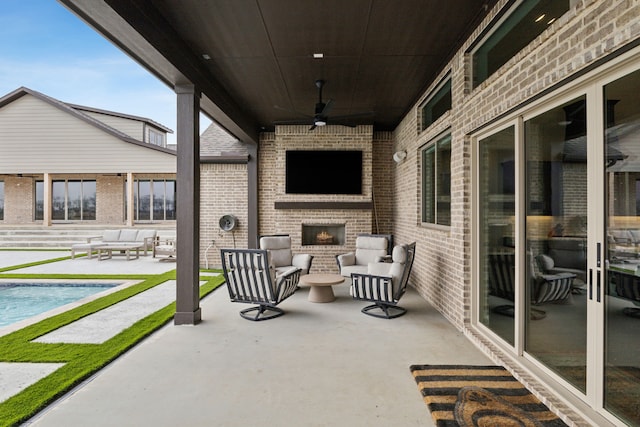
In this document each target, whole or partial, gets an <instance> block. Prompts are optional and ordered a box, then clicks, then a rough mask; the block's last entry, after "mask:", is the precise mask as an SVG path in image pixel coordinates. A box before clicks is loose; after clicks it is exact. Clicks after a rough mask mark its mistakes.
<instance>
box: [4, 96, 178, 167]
mask: <svg viewBox="0 0 640 427" xmlns="http://www.w3.org/2000/svg"><path fill="white" fill-rule="evenodd" d="M0 153H1V155H0V174H3V173H43V172H48V173H114V172H120V173H124V172H135V173H145V172H146V173H175V172H176V156H175V155H173V154H169V153H163V152H160V151H157V150H154V149H152V148H146V147H144V146H139V145H136V144H132V143H129V142H126V141H123V140H121V139H119V138H117V137H115V136H113V135H110V134H108V133H106V132H104V131H103V130H101V129H99V128H97V127H95V126H92V125H90V124H88V123H86V122H84V121H83V120H81V119H79V118H77V117H74V116H73V115H71V114H68V113H66V112H64V111H62V110H60V109H58V108H56V107H54V106H52V105H50V104H48V103H46V102H44V101H41V100H39V99H37V98H35V97H33V96H31V95H25V96H23V97H21V98H19V99H17V100H15V101H13V102H11V103H10V104H8V105H6V106H4V107H3V108H1V109H0Z"/></svg>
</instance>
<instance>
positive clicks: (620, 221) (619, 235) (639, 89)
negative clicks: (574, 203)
mask: <svg viewBox="0 0 640 427" xmlns="http://www.w3.org/2000/svg"><path fill="white" fill-rule="evenodd" d="M639 93H640V71H636V72H634V73H632V74H629V75H627V76H625V77H622V78H620V79H618V80H616V81H614V82H612V83H609V84H608V85H606V86H605V87H604V105H603V109H604V111H605V155H606V161H605V171H606V173H605V192H606V200H607V202H606V222H605V224H606V227H607V252H606V253H607V261H608V269H607V272H606V273H607V280H606V281H605V283H607V284H608V286H607V287H606V289H605V365H604V407H605V408H606V409H607V410H608V411H610V412H612V413H613V414H615V415H616V416H618V417H619V418H621V419H622V420H624V421H625V422H627V423H629V424H633V425H638V424H640V405H638V401H639V400H640V338H639V336H638V332H639V331H640V102H639V97H638V94H639Z"/></svg>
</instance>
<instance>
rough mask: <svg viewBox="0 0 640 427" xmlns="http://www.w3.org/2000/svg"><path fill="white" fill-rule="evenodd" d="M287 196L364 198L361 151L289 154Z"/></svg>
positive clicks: (321, 151) (323, 151)
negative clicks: (352, 196) (354, 195)
mask: <svg viewBox="0 0 640 427" xmlns="http://www.w3.org/2000/svg"><path fill="white" fill-rule="evenodd" d="M286 155H287V158H286V183H285V192H286V193H287V194H362V151H346V150H313V151H312V150H288V151H287V153H286Z"/></svg>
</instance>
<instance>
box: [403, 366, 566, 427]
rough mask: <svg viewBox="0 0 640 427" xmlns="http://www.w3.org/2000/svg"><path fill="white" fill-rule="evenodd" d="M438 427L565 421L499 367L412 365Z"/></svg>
mask: <svg viewBox="0 0 640 427" xmlns="http://www.w3.org/2000/svg"><path fill="white" fill-rule="evenodd" d="M410 369H411V373H412V374H413V377H414V378H415V380H416V383H417V384H418V389H419V390H420V393H422V398H423V400H424V402H425V403H426V404H427V407H428V408H429V412H431V416H432V417H433V420H434V422H435V423H436V426H438V427H470V426H482V425H484V426H489V425H491V426H512V425H513V426H516V425H517V426H531V427H540V426H542V427H560V426H566V424H565V423H564V422H563V421H562V420H561V419H560V418H558V416H557V415H556V414H554V413H553V412H551V411H550V410H549V408H547V407H546V406H545V405H544V404H543V403H542V402H540V400H538V398H536V397H535V396H534V395H533V394H531V393H530V392H529V390H527V389H526V388H525V387H524V386H523V385H522V384H521V383H520V382H519V381H518V380H516V379H515V378H514V377H513V376H511V374H509V372H508V371H507V370H506V369H504V368H503V367H500V366H469V365H412V366H411V367H410Z"/></svg>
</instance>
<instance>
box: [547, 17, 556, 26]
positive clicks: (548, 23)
mask: <svg viewBox="0 0 640 427" xmlns="http://www.w3.org/2000/svg"><path fill="white" fill-rule="evenodd" d="M555 20H556V18H551V20H550V21H549V22H547V25H551V24H553V22H554V21H555Z"/></svg>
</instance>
